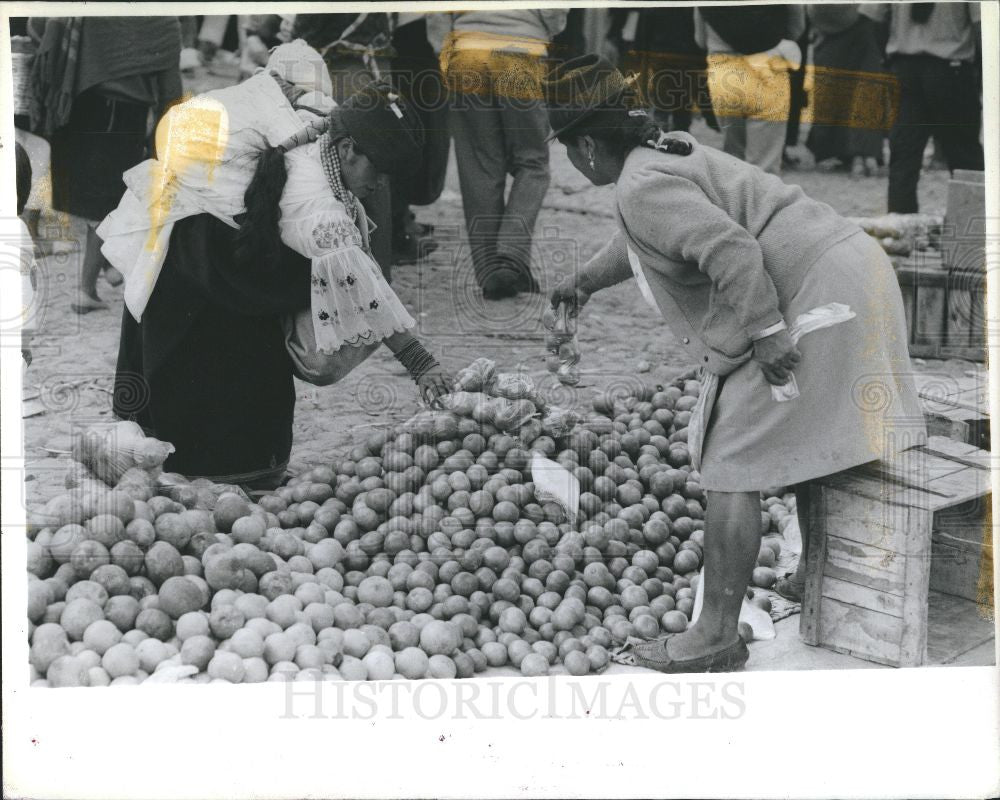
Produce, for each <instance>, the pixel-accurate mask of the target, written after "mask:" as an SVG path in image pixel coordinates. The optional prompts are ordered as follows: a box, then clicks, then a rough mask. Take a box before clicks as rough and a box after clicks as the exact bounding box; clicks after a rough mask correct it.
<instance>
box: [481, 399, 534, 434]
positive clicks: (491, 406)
mask: <svg viewBox="0 0 1000 800" xmlns="http://www.w3.org/2000/svg"><path fill="white" fill-rule="evenodd" d="M537 415H538V408H537V407H536V406H535V404H534V403H532V402H531V401H530V400H508V399H507V398H505V397H487V398H486V400H484V401H481V402H479V403H478V404H477V405H476V407H475V408H474V409H473V410H472V418H473V419H474V420H475V421H476V422H478V423H480V424H481V425H495V426H496V427H497V428H498V429H499V430H501V431H503V432H504V433H507V432H509V431H514V430H517V429H518V428H520V427H521V426H522V425H524V424H525V423H527V422H528V420H530V419H532V418H534V417H536V416H537Z"/></svg>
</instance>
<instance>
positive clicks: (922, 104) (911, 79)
mask: <svg viewBox="0 0 1000 800" xmlns="http://www.w3.org/2000/svg"><path fill="white" fill-rule="evenodd" d="M892 71H893V73H894V74H895V76H896V78H897V79H898V81H899V90H900V99H899V116H898V117H897V118H896V123H895V125H893V127H892V130H891V131H890V132H889V150H890V155H889V211H890V212H897V213H900V214H913V213H916V211H917V208H918V206H917V183H918V182H919V181H920V168H921V166H922V164H923V157H924V148H925V147H926V146H927V140H928V138H929V137H930V136H932V135H933V136H934V139H935V141H936V142H937V143H938V144H939V145H940V146H941V149H942V150H943V152H944V157H945V160H946V161H947V162H948V169H949V170H956V169H979V170H981V169H983V146H982V145H981V144H980V143H979V129H980V123H981V118H982V108H981V106H980V102H979V94H980V90H981V88H982V79H981V76H980V75H979V74H978V72H977V70H976V67H975V65H974V64H973V63H972V62H948V61H945V60H944V59H942V58H936V57H934V56H923V55H921V56H907V55H897V56H894V57H893V59H892Z"/></svg>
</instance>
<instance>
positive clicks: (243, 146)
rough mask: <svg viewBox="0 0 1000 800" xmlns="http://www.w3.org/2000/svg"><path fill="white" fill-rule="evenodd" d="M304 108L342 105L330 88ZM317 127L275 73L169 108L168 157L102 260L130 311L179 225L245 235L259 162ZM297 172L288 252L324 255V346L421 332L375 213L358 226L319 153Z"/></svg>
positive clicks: (116, 228)
mask: <svg viewBox="0 0 1000 800" xmlns="http://www.w3.org/2000/svg"><path fill="white" fill-rule="evenodd" d="M298 102H299V103H300V104H301V105H303V106H308V107H309V108H312V109H316V110H318V111H320V112H321V113H326V112H328V111H329V109H331V108H332V107H334V105H335V104H334V103H333V101H332V100H331V99H330V98H329V97H327V96H325V95H323V94H321V93H320V92H311V93H309V94H307V95H305V96H303V97H302V98H300V99H299V101H298ZM316 119H317V117H316V115H315V114H314V113H313V112H312V111H309V110H306V109H296V108H293V107H292V105H291V104H290V103H289V102H288V100H287V99H286V98H285V95H284V94H283V93H282V91H281V88H280V86H279V85H278V83H277V82H276V81H275V80H274V79H273V78H272V77H271V76H270V75H269V74H268V73H267V72H260V73H258V74H257V75H255V76H253V77H252V78H250V79H248V80H246V81H244V82H243V83H241V84H239V85H237V86H231V87H227V88H225V89H219V90H216V91H212V92H207V93H205V94H203V95H199V96H197V97H194V98H192V99H191V100H188V101H187V102H185V103H182V104H180V105H178V106H175V107H174V108H173V109H171V110H170V112H168V114H167V115H166V116H165V117H164V119H163V121H162V122H161V123H160V125H159V127H158V129H157V152H158V153H160V154H162V156H161V158H160V159H149V160H147V161H144V162H143V163H141V164H139V165H138V166H136V167H134V168H133V169H131V170H129V171H128V172H126V173H125V174H124V176H123V178H124V181H125V185H126V187H127V188H126V192H125V194H124V196H123V197H122V200H121V203H120V204H119V206H118V208H117V209H115V210H114V211H112V212H111V213H110V214H109V215H108V216H107V217H106V218H105V220H104V221H103V222H102V223H101V225H100V227H99V228H98V230H97V233H98V235H99V236H100V237H101V238H102V239H103V240H104V246H103V247H102V252H103V253H104V255H105V256H106V257H107V259H108V260H109V261H110V262H111V263H112V264H113V265H114V266H116V267H117V268H118V269H119V270H121V271H122V273H123V274H125V276H126V284H125V303H126V305H127V307H128V309H129V311H130V313H131V314H132V315H133V316H134V317H135V318H136V319H137V320H140V319H141V318H142V313H143V311H144V310H145V308H146V305H147V303H148V302H149V298H150V297H151V296H152V292H153V289H154V287H155V285H156V280H157V277H158V276H159V273H160V270H161V269H162V267H163V262H164V259H165V257H166V252H167V247H168V245H169V241H170V233H171V231H172V230H173V225H174V223H175V222H177V221H178V220H180V219H183V218H185V217H188V216H192V215H195V214H201V213H210V214H212V215H213V216H215V217H217V218H218V219H220V220H222V221H223V222H225V223H227V224H228V225H231V226H232V227H234V228H235V227H237V224H236V222H235V221H234V217H236V216H238V215H239V214H240V213H242V212H243V210H244V204H243V195H244V193H245V192H246V188H247V186H248V185H249V183H250V180H251V178H252V177H253V172H254V169H255V165H256V161H255V159H254V157H253V156H254V154H255V153H256V152H259V151H260V149H261V148H262V147H263V146H264V145H265V144H267V145H270V146H276V145H278V144H280V143H281V142H283V141H285V140H286V139H287V138H288V137H290V136H292V135H293V134H295V133H296V132H297V131H299V130H300V129H301V128H302V127H303V126H304V125H307V124H308V123H309V122H310V121H314V120H316ZM285 166H286V169H287V170H288V180H287V182H286V184H285V189H284V192H283V194H282V197H281V201H280V204H279V205H280V208H281V219H280V222H279V229H280V233H281V239H282V241H283V242H284V243H285V244H286V245H287V246H289V247H291V248H292V249H293V250H295V251H296V252H298V253H300V254H301V255H303V256H306V257H308V258H310V259H312V266H313V272H312V284H313V287H312V316H313V325H314V329H315V333H316V343H317V346H318V347H319V349H320V350H321V351H323V352H333V351H335V350H337V349H339V348H340V347H342V346H344V345H345V344H347V345H354V346H361V345H365V344H371V343H373V342H376V341H380V340H382V339H384V338H386V337H387V336H390V335H392V333H394V332H399V331H404V330H407V329H409V328H412V327H413V326H414V325H415V322H414V320H413V318H412V317H411V316H410V315H409V313H407V311H406V309H405V308H404V307H403V305H402V303H401V302H400V301H399V298H398V297H396V294H395V292H393V290H392V289H391V287H390V286H389V285H388V283H387V282H386V281H385V279H384V278H383V276H382V272H381V270H380V269H379V267H378V265H377V264H376V263H375V262H374V261H373V259H372V257H371V255H370V254H369V253H368V252H367V251H366V245H367V238H368V233H369V225H368V221H367V217H366V216H365V214H364V212H363V210H362V209H360V208H359V209H358V210H359V213H358V215H357V218H358V220H359V222H358V224H357V225H355V224H354V222H353V221H352V220H351V217H350V215H349V214H348V213H347V209H346V208H345V206H344V204H343V203H342V202H341V201H340V200H338V199H337V197H336V196H335V195H334V194H333V191H332V189H331V188H330V186H329V184H328V182H327V180H326V177H325V175H324V173H323V167H322V163H321V161H320V154H319V145H317V144H316V143H311V144H307V145H302V146H300V147H296V148H294V149H292V150H290V151H289V152H288V153H287V154H286V155H285ZM355 202H356V201H355ZM359 206H360V204H359Z"/></svg>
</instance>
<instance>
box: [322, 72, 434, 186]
mask: <svg viewBox="0 0 1000 800" xmlns="http://www.w3.org/2000/svg"><path fill="white" fill-rule="evenodd" d="M334 113H336V114H337V116H338V117H339V118H340V121H341V122H342V123H343V126H344V128H345V129H346V131H347V132H348V133H349V134H350V135H351V137H352V138H353V139H354V140H355V142H356V143H357V146H358V149H359V150H360V151H361V152H362V153H364V154H365V155H366V156H368V159H369V160H370V161H371V162H372V164H374V165H375V169H377V170H378V171H379V172H384V173H388V174H390V175H403V174H407V173H410V172H413V171H414V170H415V169H417V167H419V165H420V162H421V160H422V158H421V154H422V151H423V146H424V128H423V125H422V124H421V122H420V119H419V118H418V117H417V115H416V113H415V112H414V111H413V109H412V108H410V106H409V105H408V104H407V103H406V102H405V101H404V100H403V99H402V98H401V97H400V96H399V95H398V94H396V93H395V92H394V91H393V90H392V87H391V86H389V84H387V83H384V82H372V83H370V84H368V85H367V86H365V87H364V88H363V89H360V90H359V91H357V92H355V93H354V94H352V95H351V96H350V97H348V98H347V100H345V101H344V102H343V103H342V104H341V105H340V106H338V107H337V109H336V111H335V112H334Z"/></svg>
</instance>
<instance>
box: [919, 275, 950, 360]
mask: <svg viewBox="0 0 1000 800" xmlns="http://www.w3.org/2000/svg"><path fill="white" fill-rule="evenodd" d="M915 289H916V303H915V307H914V312H915V319H914V323H913V341H914V342H915V343H917V344H931V345H939V346H940V345H943V344H944V343H945V341H946V338H945V337H946V333H945V332H946V331H947V328H948V309H947V307H946V305H945V287H944V286H943V285H940V286H932V285H930V284H929V283H927V282H925V279H924V278H923V277H921V279H920V283H919V285H918V286H917V287H915Z"/></svg>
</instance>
